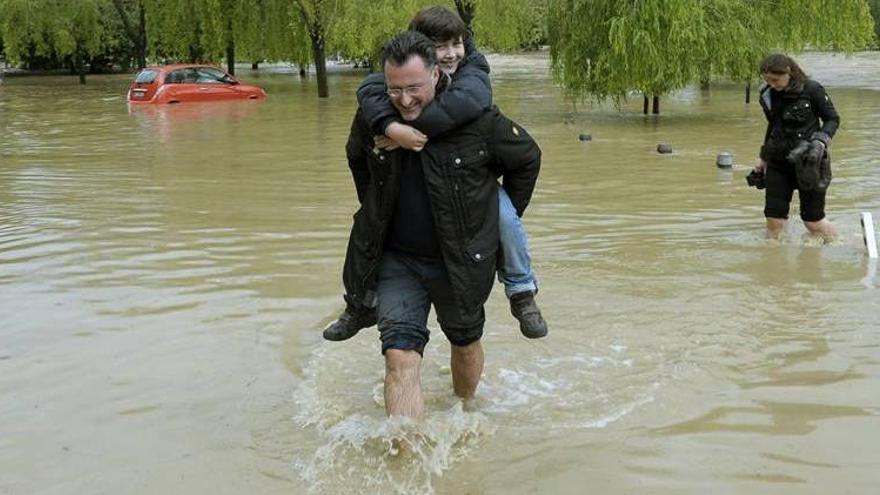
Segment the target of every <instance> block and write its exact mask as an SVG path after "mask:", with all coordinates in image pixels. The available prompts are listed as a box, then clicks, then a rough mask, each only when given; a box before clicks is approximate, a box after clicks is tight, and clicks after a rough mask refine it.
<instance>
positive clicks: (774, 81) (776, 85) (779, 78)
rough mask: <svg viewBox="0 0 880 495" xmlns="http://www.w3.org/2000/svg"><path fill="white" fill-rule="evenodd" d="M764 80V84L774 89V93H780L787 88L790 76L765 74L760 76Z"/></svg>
mask: <svg viewBox="0 0 880 495" xmlns="http://www.w3.org/2000/svg"><path fill="white" fill-rule="evenodd" d="M762 77H763V78H764V82H766V83H767V85H768V86H770V87H771V88H773V89H775V90H776V91H782V90H783V89H785V88H787V87H788V83H789V82H791V76H790V75H788V74H776V73H774V72H765V73H764V74H762Z"/></svg>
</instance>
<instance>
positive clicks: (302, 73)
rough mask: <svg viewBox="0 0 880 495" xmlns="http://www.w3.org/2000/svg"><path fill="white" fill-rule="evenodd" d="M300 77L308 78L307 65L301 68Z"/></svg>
mask: <svg viewBox="0 0 880 495" xmlns="http://www.w3.org/2000/svg"><path fill="white" fill-rule="evenodd" d="M299 77H306V66H305V64H303V65H300V66H299Z"/></svg>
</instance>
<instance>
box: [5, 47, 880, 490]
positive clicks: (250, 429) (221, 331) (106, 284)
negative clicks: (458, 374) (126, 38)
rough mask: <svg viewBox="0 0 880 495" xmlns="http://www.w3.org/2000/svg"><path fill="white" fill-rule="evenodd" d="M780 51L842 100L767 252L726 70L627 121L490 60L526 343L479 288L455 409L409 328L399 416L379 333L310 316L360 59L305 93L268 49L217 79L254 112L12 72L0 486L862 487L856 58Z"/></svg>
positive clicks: (872, 470) (439, 364) (870, 272)
mask: <svg viewBox="0 0 880 495" xmlns="http://www.w3.org/2000/svg"><path fill="white" fill-rule="evenodd" d="M801 60H802V61H803V62H804V65H805V66H806V68H807V69H808V71H809V72H810V73H812V74H813V75H814V76H815V77H816V78H817V79H818V80H819V81H820V82H822V83H823V84H825V86H826V87H827V88H828V90H829V92H830V94H831V96H832V97H833V99H834V101H835V103H836V104H837V107H838V109H839V110H840V113H841V115H842V117H843V125H842V128H841V130H840V133H839V134H838V137H837V138H836V139H835V143H834V169H835V179H834V183H833V184H832V187H831V189H830V191H829V196H828V209H827V211H828V215H829V217H830V218H831V219H832V220H833V221H834V222H835V223H836V224H837V225H838V227H839V229H840V231H841V233H842V235H841V239H840V240H839V241H837V242H836V243H834V244H832V245H829V246H819V245H816V244H815V243H812V242H809V241H808V240H806V239H805V235H804V234H805V230H804V228H803V226H802V225H801V224H800V222H799V221H796V222H792V223H791V224H790V225H789V227H788V229H787V234H786V239H785V241H783V242H782V243H768V242H766V241H764V240H763V238H762V237H763V230H762V229H763V217H762V196H761V194H760V193H758V192H757V191H755V190H754V189H749V188H748V187H746V184H745V181H744V176H745V174H746V173H747V171H748V169H749V168H750V166H751V165H752V164H753V163H754V160H755V156H756V153H757V149H758V146H759V144H760V140H761V138H762V136H763V129H764V122H763V116H762V114H761V112H760V109H759V108H758V106H757V104H755V103H752V104H751V105H745V104H744V102H743V88H742V87H740V86H739V85H732V84H717V85H715V86H713V87H712V89H711V90H710V91H708V92H705V91H700V90H699V89H688V90H685V91H681V92H678V93H676V94H675V95H672V96H670V97H668V98H664V99H663V102H662V104H663V107H662V109H663V115H662V116H660V117H644V116H642V115H641V114H640V110H641V99H640V98H638V97H637V98H634V99H633V100H632V101H631V102H628V103H626V104H624V106H623V108H622V109H621V110H620V111H618V110H617V109H615V108H613V107H611V106H609V105H591V104H582V105H573V104H572V103H570V102H567V101H566V100H565V99H564V98H563V97H562V94H561V92H560V91H559V90H558V89H557V88H556V87H555V86H554V85H553V83H552V81H551V80H550V78H549V76H548V75H547V63H548V61H547V57H546V54H528V55H520V56H493V57H491V58H490V62H491V63H492V66H493V82H494V85H495V91H496V101H497V103H498V104H499V105H500V106H501V108H502V109H503V110H504V111H505V112H506V113H507V114H508V115H510V116H511V117H512V118H514V119H516V120H517V121H518V122H520V123H521V124H522V125H523V126H525V127H526V128H527V129H529V130H530V131H531V133H532V134H533V135H534V136H535V137H536V138H537V140H538V141H539V142H540V144H541V146H542V148H543V150H544V158H545V160H544V168H543V171H542V175H541V177H540V179H539V184H538V188H537V191H536V195H535V198H534V201H533V203H532V206H531V207H530V209H529V211H528V212H527V214H526V217H525V221H526V226H527V229H528V231H529V234H530V236H531V244H532V251H533V259H534V262H535V266H536V269H537V272H538V275H539V277H540V283H541V293H540V297H539V301H540V303H541V305H542V307H543V310H544V312H545V316H546V317H547V319H548V321H549V323H550V325H551V332H550V336H549V337H548V338H546V339H542V340H539V341H527V340H525V339H524V338H522V337H521V336H520V335H519V332H518V329H517V328H516V326H515V321H514V320H513V318H512V317H511V316H510V314H509V313H508V310H507V307H506V301H505V299H504V297H503V291H502V290H500V287H498V288H496V289H497V290H495V292H494V293H493V295H492V298H491V300H490V302H489V304H488V323H487V328H486V336H485V339H484V345H485V348H486V354H487V362H486V369H485V373H484V377H483V379H484V381H483V383H482V384H481V386H480V388H479V390H478V395H479V401H478V404H477V407H476V409H475V410H466V411H465V410H462V408H461V405H460V404H458V403H457V401H456V400H455V399H454V397H453V395H452V392H451V386H450V380H451V377H450V375H449V370H448V366H447V363H448V359H449V352H448V345H447V344H446V343H445V342H444V340H443V338H442V336H441V335H440V334H439V332H437V331H435V332H434V337H435V338H434V339H433V340H432V341H431V343H430V344H429V347H428V349H427V351H426V359H425V362H424V365H423V381H424V384H425V391H426V395H427V403H428V408H429V410H430V411H431V412H430V414H429V416H428V418H427V420H426V422H425V424H424V425H422V426H420V427H419V428H417V429H416V431H412V428H411V427H406V426H405V425H399V424H394V423H389V422H387V421H386V420H385V419H384V417H383V415H384V410H383V407H382V399H381V397H382V386H381V383H382V375H383V364H382V359H381V356H380V353H379V346H378V340H377V335H376V332H375V330H374V329H370V330H367V331H364V332H362V333H361V334H360V335H359V336H358V337H356V338H355V339H353V340H352V341H349V342H347V343H343V344H339V343H327V342H323V341H322V339H321V336H320V329H321V328H322V327H323V326H324V325H325V324H326V323H327V322H328V321H330V320H331V319H332V318H333V317H334V315H336V314H337V313H338V311H339V310H340V309H341V308H342V302H341V298H340V294H341V281H340V272H341V266H342V258H343V254H344V249H345V242H346V239H347V234H348V228H349V225H350V221H351V215H352V213H353V212H354V209H355V202H356V201H355V195H354V190H353V187H352V183H351V179H350V177H349V173H348V170H347V167H346V164H345V161H344V152H343V147H344V143H345V139H346V135H347V131H348V127H349V124H350V119H351V117H352V114H353V111H354V104H355V101H354V97H353V91H354V88H355V87H356V85H357V83H358V81H359V80H360V78H361V77H362V75H363V73H359V72H352V71H348V72H346V71H339V72H335V73H333V74H332V76H331V81H330V83H331V92H332V97H331V98H330V99H328V100H326V101H318V99H317V98H316V95H315V85H314V80H313V79H309V80H306V81H301V80H300V79H299V78H298V76H297V75H296V73H295V71H294V70H292V69H286V68H284V67H275V68H273V69H265V70H261V71H258V72H250V71H246V70H242V71H241V73H240V77H241V78H242V79H243V80H245V81H248V82H253V83H257V84H260V85H263V86H264V87H266V89H267V90H268V91H269V94H270V96H269V98H268V99H267V100H266V101H264V102H257V103H254V102H240V103H216V104H200V105H186V104H183V105H179V106H174V107H163V108H152V109H132V110H129V109H128V107H127V105H126V101H125V98H124V94H125V90H126V86H127V83H128V80H129V76H108V77H92V78H90V80H89V84H88V85H87V86H86V87H84V88H81V87H79V86H78V85H77V84H76V83H75V79H74V78H70V77H21V78H8V79H7V81H6V82H5V83H4V84H3V85H0V494H3V495H7V494H31V493H41V494H80V493H89V494H118V493H126V494H152V493H181V494H191V493H221V494H227V493H228V494H237V493H262V494H282V493H283V494H290V493H368V494H373V493H438V494H464V493H468V494H510V493H514V494H531V493H554V494H567V493H571V494H574V493H587V492H589V493H602V494H606V495H612V494H632V493H650V494H704V493H708V492H711V493H722V494H741V493H773V494H798V495H802V494H805V493H815V494H825V493H852V494H865V493H874V492H875V491H876V490H877V486H878V485H880V474H878V473H880V447H878V445H880V417H878V415H880V325H878V309H880V304H878V303H880V291H878V289H877V286H878V284H880V280H878V279H877V277H876V266H875V265H872V264H871V263H869V262H868V260H867V258H866V256H865V248H864V246H863V244H862V240H861V230H860V228H859V225H858V215H859V213H860V212H862V211H870V212H872V213H874V215H875V217H880V176H878V173H877V170H878V166H880V144H878V143H880V140H878V139H877V136H878V135H880V54H878V53H871V54H858V55H856V56H854V57H853V58H849V59H846V58H843V57H833V56H830V55H822V54H815V55H808V56H804V57H802V59H801ZM584 132H587V133H590V134H592V136H593V141H591V142H580V141H579V140H578V138H577V136H578V134H580V133H584ZM660 142H668V143H670V144H671V145H672V146H673V148H674V150H675V152H674V153H673V154H672V155H665V156H661V155H658V154H657V153H656V151H655V149H656V146H657V144H658V143H660ZM721 151H729V152H731V153H733V154H734V155H735V157H736V161H737V166H736V167H735V168H734V169H733V170H732V171H725V170H719V169H717V168H716V167H715V156H716V154H717V153H719V152H721ZM795 208H796V205H795ZM431 325H432V328H434V329H435V330H436V325H435V324H434V323H433V321H432V322H431ZM392 438H402V439H403V441H404V442H405V443H407V444H408V445H409V448H408V449H406V450H405V451H404V452H403V453H401V454H399V455H396V456H394V455H391V454H390V453H389V445H390V443H391V439H392Z"/></svg>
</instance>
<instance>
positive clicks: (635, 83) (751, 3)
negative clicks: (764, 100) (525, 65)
mask: <svg viewBox="0 0 880 495" xmlns="http://www.w3.org/2000/svg"><path fill="white" fill-rule="evenodd" d="M547 23H548V36H549V38H550V41H551V58H552V68H553V71H554V74H555V76H556V77H557V79H558V80H559V81H560V82H561V83H562V85H563V87H564V88H565V89H566V90H567V91H568V92H569V93H570V94H571V95H574V96H577V97H581V98H586V97H589V96H592V97H595V98H597V99H601V98H606V97H611V98H613V99H619V98H622V97H625V96H626V95H627V94H628V93H629V92H632V91H638V92H641V93H644V94H646V95H659V94H664V93H667V92H669V91H672V90H675V89H678V88H681V87H683V86H685V85H687V84H690V83H692V82H695V81H705V80H708V79H709V78H710V77H712V76H726V77H730V78H734V79H740V80H749V79H752V78H753V77H755V76H756V70H757V69H756V68H757V65H758V62H759V61H760V60H761V58H762V57H764V56H765V55H766V54H767V53H769V52H770V51H772V50H780V49H781V50H787V51H795V52H796V51H800V50H803V49H806V48H813V49H828V50H837V51H846V52H851V51H854V50H858V49H863V48H865V47H866V46H868V45H869V44H870V43H871V42H872V38H873V33H872V29H873V28H872V23H871V17H870V15H868V4H867V1H866V0H811V1H803V0H773V1H768V0H550V11H549V12H548V15H547Z"/></svg>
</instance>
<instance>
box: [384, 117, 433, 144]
mask: <svg viewBox="0 0 880 495" xmlns="http://www.w3.org/2000/svg"><path fill="white" fill-rule="evenodd" d="M385 135H386V136H388V138H389V139H391V140H392V141H394V142H395V143H396V144H397V145H398V146H400V147H402V148H406V149H408V150H410V151H422V148H424V147H425V143H427V142H428V136H426V135H424V134H422V133H421V131H419V130H418V129H416V128H415V127H412V126H408V125H406V124H401V123H400V122H393V123H391V124H389V125H388V127H387V128H385ZM376 144H377V146H378V144H379V143H378V142H377V143H376ZM380 147H381V146H380Z"/></svg>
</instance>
